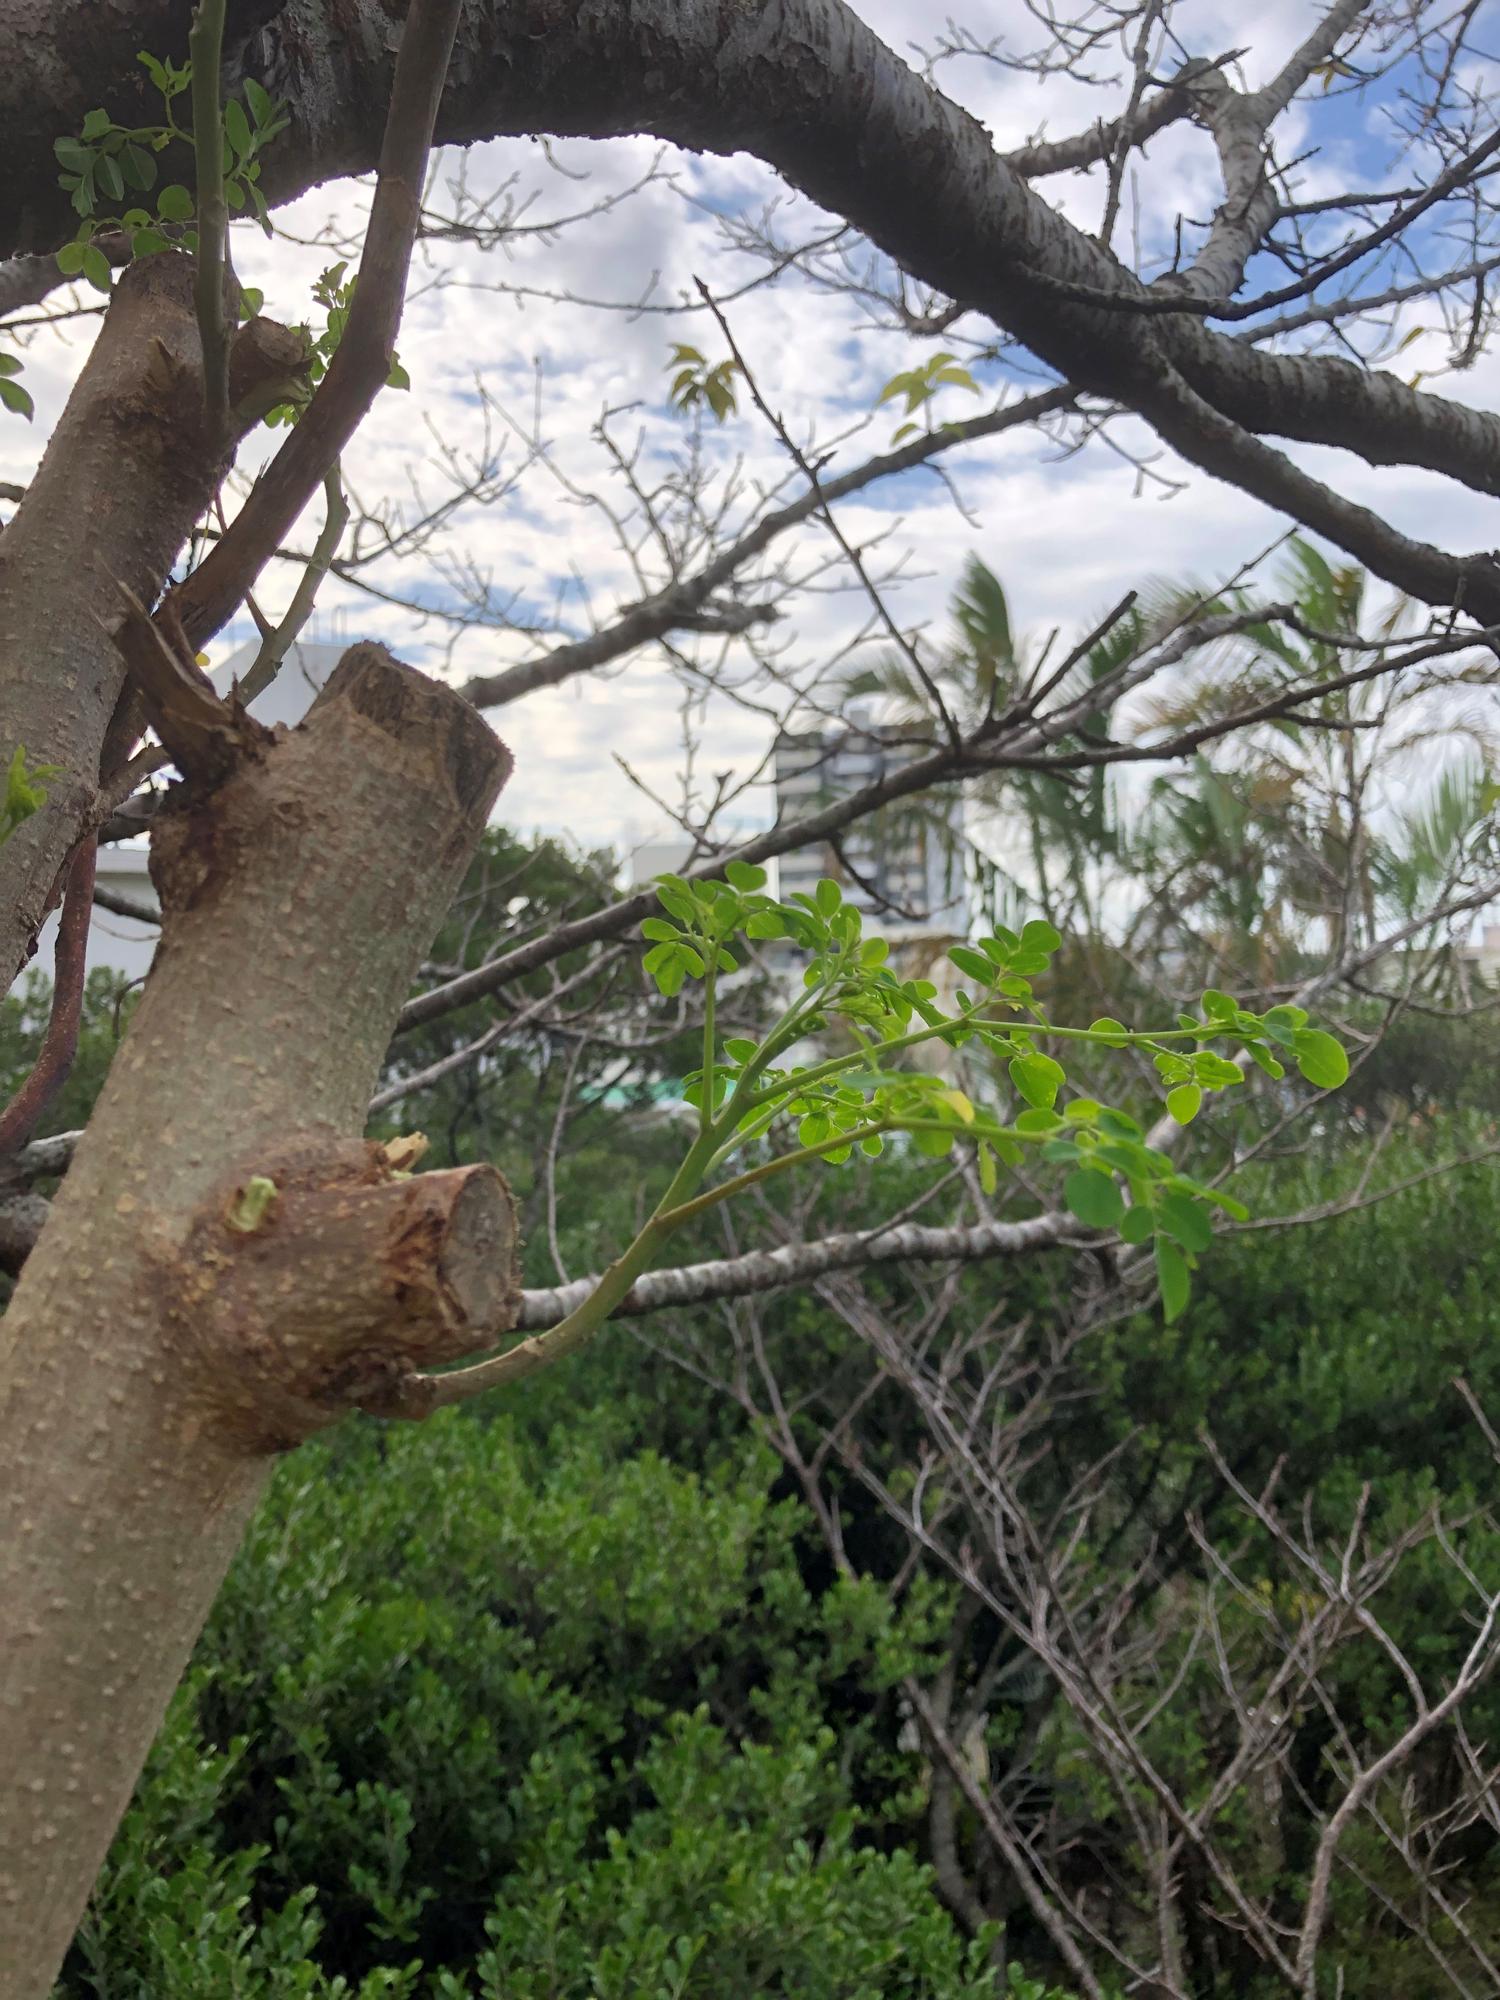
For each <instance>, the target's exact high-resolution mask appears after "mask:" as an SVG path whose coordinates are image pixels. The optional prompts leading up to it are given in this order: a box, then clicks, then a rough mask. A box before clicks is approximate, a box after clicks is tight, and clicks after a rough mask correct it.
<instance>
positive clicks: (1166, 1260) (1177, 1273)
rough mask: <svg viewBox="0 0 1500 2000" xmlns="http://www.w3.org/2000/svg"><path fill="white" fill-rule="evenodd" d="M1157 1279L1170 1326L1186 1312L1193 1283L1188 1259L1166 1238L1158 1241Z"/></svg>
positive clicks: (1158, 1238)
mask: <svg viewBox="0 0 1500 2000" xmlns="http://www.w3.org/2000/svg"><path fill="white" fill-rule="evenodd" d="M1156 1278H1157V1283H1158V1284H1159V1285H1160V1286H1161V1310H1162V1318H1163V1319H1165V1321H1166V1322H1167V1325H1168V1326H1170V1325H1171V1324H1172V1322H1173V1320H1174V1319H1180V1318H1181V1316H1182V1314H1183V1313H1184V1312H1185V1311H1186V1309H1187V1302H1188V1298H1189V1296H1190V1295H1191V1293H1192V1289H1193V1281H1192V1278H1191V1277H1190V1276H1189V1274H1188V1266H1187V1259H1186V1257H1184V1256H1183V1254H1182V1252H1181V1251H1180V1250H1179V1249H1178V1248H1177V1246H1176V1245H1175V1244H1174V1243H1169V1242H1168V1241H1167V1239H1166V1237H1164V1236H1158V1237H1157V1239H1156Z"/></svg>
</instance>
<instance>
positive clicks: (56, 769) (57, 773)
mask: <svg viewBox="0 0 1500 2000" xmlns="http://www.w3.org/2000/svg"><path fill="white" fill-rule="evenodd" d="M61 776H62V766H61V764H28V763H27V761H26V746H25V744H24V743H18V744H17V745H16V747H15V750H14V751H13V752H12V755H11V760H10V763H9V764H8V765H7V767H6V772H5V797H4V800H3V801H0V842H3V841H7V840H9V839H10V837H11V835H12V834H13V833H14V832H15V830H16V828H17V827H18V826H19V825H20V824H21V822H22V821H23V820H28V819H30V818H31V815H32V814H33V813H34V812H37V811H39V810H40V808H41V807H42V806H44V805H45V804H46V803H47V783H48V781H49V780H50V779H52V778H60V777H61Z"/></svg>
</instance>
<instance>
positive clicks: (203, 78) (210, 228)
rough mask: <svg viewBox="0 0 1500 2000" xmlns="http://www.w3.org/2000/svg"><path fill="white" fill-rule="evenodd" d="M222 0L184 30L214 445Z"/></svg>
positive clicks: (223, 249)
mask: <svg viewBox="0 0 1500 2000" xmlns="http://www.w3.org/2000/svg"><path fill="white" fill-rule="evenodd" d="M224 6H225V0H198V6H197V8H196V10H195V11H194V14H193V23H192V26H191V28H189V30H188V57H189V60H190V61H191V63H192V66H193V83H192V104H193V157H194V163H195V168H196V173H197V183H198V187H197V211H198V214H197V223H198V253H197V263H196V268H195V271H194V275H193V303H194V306H195V307H196V309H197V314H198V337H199V339H200V341H201V342H202V345H203V395H204V408H205V415H206V420H207V426H208V434H209V439H210V441H211V443H212V445H213V447H214V449H215V450H217V449H218V448H219V447H220V446H221V445H222V444H223V442H224V441H225V439H226V438H227V437H228V435H229V327H228V323H227V321H226V317H225V312H224V279H225V272H226V267H227V264H228V258H229V209H228V206H227V204H226V203H225V200H224V133H223V126H222V123H221V120H220V115H219V70H220V67H221V64H222V61H223V49H224Z"/></svg>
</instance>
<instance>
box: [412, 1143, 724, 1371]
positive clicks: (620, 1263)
mask: <svg viewBox="0 0 1500 2000" xmlns="http://www.w3.org/2000/svg"><path fill="white" fill-rule="evenodd" d="M711 1151H712V1145H711V1134H709V1133H703V1134H700V1136H699V1137H698V1139H697V1141H696V1142H695V1143H694V1145H693V1146H692V1147H690V1148H689V1150H688V1154H687V1157H686V1158H685V1159H684V1161H683V1163H682V1165H681V1166H680V1167H679V1168H678V1169H677V1172H676V1173H675V1174H674V1175H673V1176H672V1180H671V1184H670V1185H669V1186H668V1188H667V1191H666V1193H665V1194H664V1195H663V1196H662V1198H661V1200H660V1201H659V1202H658V1203H657V1205H656V1207H655V1209H654V1210H653V1211H652V1213H651V1217H650V1220H649V1221H648V1222H647V1223H646V1225H645V1227H644V1228H643V1229H642V1230H641V1232H640V1234H639V1235H638V1236H637V1237H636V1238H635V1240H634V1242H633V1243H631V1244H630V1246H629V1248H628V1249H626V1250H625V1251H623V1252H622V1253H621V1255H620V1256H618V1257H617V1258H616V1259H615V1261H614V1263H613V1264H611V1265H610V1267H609V1269H608V1270H607V1271H606V1272H605V1273H604V1275H603V1276H602V1277H601V1278H600V1280H599V1282H598V1284H597V1285H595V1287H594V1289H593V1290H592V1291H591V1292H590V1293H589V1295H588V1297H587V1298H586V1299H585V1300H584V1302H583V1304H582V1305H581V1306H579V1307H578V1308H577V1309H576V1310H575V1311H573V1312H570V1313H569V1314H568V1316H567V1318H566V1319H562V1320H559V1321H558V1323H557V1325H556V1326H553V1327H549V1328H548V1329H547V1331H546V1332H545V1333H535V1334H532V1335H530V1336H529V1337H528V1338H527V1339H525V1340H522V1341H519V1342H517V1344H516V1345H515V1346H514V1347H510V1348H507V1349H506V1351H505V1352H504V1353H503V1354H496V1355H492V1356H491V1357H490V1359H489V1360H488V1361H479V1362H476V1363H475V1364H474V1366H473V1367H472V1368H456V1369H454V1370H452V1371H451V1373H449V1374H447V1375H427V1376H421V1377H419V1378H418V1380H419V1381H420V1382H421V1383H422V1385H423V1387H424V1389H425V1390H426V1392H427V1397H428V1399H429V1400H427V1401H426V1402H425V1403H424V1408H425V1409H442V1408H443V1407H445V1405H447V1404H450V1403H461V1402H464V1401H466V1400H467V1398H468V1397H470V1396H474V1395H477V1394H479V1392H480V1391H481V1390H485V1389H492V1388H495V1387H497V1386H498V1385H499V1384H501V1383H511V1382H519V1381H521V1380H522V1379H523V1378H524V1377H525V1376H527V1375H534V1374H535V1373H536V1372H537V1370H538V1369H541V1368H550V1367H551V1366H552V1364H553V1363H554V1362H557V1361H561V1360H563V1359H564V1357H565V1356H567V1355H569V1354H572V1353H574V1352H576V1350H577V1349H578V1348H580V1347H582V1346H583V1344H584V1342H585V1341H587V1340H589V1339H591V1338H592V1336H593V1335H594V1334H596V1333H597V1332H598V1331H599V1329H600V1327H601V1326H603V1325H604V1323H605V1321H606V1320H607V1319H608V1318H609V1316H610V1314H611V1313H612V1312H613V1311H614V1309H615V1307H616V1306H617V1305H618V1304H619V1303H620V1301H621V1300H622V1299H623V1298H624V1297H625V1295H626V1293H627V1292H628V1291H629V1290H630V1288H631V1286H632V1285H633V1284H634V1283H635V1281H636V1279H637V1278H638V1277H639V1276H640V1275H641V1273H642V1272H643V1271H644V1270H646V1269H647V1268H648V1266H649V1265H650V1264H651V1263H652V1262H653V1261H654V1259H655V1257H656V1254H657V1252H658V1251H659V1250H660V1249H661V1247H662V1245H663V1244H664V1243H665V1242H666V1239H667V1238H668V1237H669V1236H670V1235H671V1234H672V1231H673V1230H674V1229H675V1228H676V1227H677V1223H676V1220H675V1219H674V1218H675V1217H676V1215H677V1214H678V1213H679V1212H682V1213H686V1210H685V1208H681V1206H680V1205H681V1204H682V1202H683V1197H685V1196H686V1195H688V1194H689V1193H690V1192H691V1190H692V1189H693V1188H695V1187H697V1186H698V1184H699V1182H700V1181H701V1180H702V1179H703V1175H704V1173H705V1171H706V1170H707V1167H708V1160H709V1154H710V1152H711ZM674 1204H677V1205H678V1206H674Z"/></svg>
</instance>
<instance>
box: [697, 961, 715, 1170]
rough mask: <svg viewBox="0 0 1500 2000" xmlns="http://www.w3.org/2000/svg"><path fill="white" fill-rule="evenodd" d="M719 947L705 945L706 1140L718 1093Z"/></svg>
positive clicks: (702, 1127)
mask: <svg viewBox="0 0 1500 2000" xmlns="http://www.w3.org/2000/svg"><path fill="white" fill-rule="evenodd" d="M717 951H718V946H717V945H716V944H715V943H714V942H713V941H712V939H710V940H709V941H708V942H707V943H706V944H705V945H704V952H705V954H706V956H707V969H706V971H705V973H704V978H703V1095H702V1096H701V1097H700V1098H699V1100H698V1130H699V1132H700V1133H701V1134H702V1135H703V1136H704V1137H705V1138H706V1137H707V1136H708V1135H709V1134H710V1132H711V1131H712V1129H713V1123H714V1099H715V1098H716V1097H717V1096H718V1091H717V1090H716V1089H715V1087H714V1082H715V1074H716V1072H715V1069H714V1057H715V1056H716V1055H717V1054H718V1048H719V1044H718V1037H717V1035H716V1033H715V1029H714V988H715V987H716V985H717V984H718V974H719V968H718V966H717V964H716V963H715V954H716V953H717Z"/></svg>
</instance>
